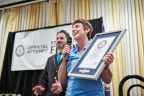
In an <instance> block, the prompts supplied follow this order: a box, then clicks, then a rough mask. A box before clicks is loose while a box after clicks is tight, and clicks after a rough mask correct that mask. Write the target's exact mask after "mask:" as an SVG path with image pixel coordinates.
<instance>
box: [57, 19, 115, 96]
mask: <svg viewBox="0 0 144 96" xmlns="http://www.w3.org/2000/svg"><path fill="white" fill-rule="evenodd" d="M72 26H73V28H72V35H73V38H74V39H75V40H76V41H77V44H78V45H77V46H76V47H75V48H73V49H71V48H70V47H69V46H68V45H65V47H64V49H63V52H62V54H63V62H62V65H61V67H60V69H59V72H58V80H59V82H60V83H63V82H65V81H66V80H68V84H67V85H68V86H67V91H66V96H105V95H104V87H103V84H102V81H104V82H105V83H106V84H109V83H110V82H111V80H112V72H111V70H110V68H109V65H110V64H111V63H112V62H113V60H114V57H113V54H112V53H108V54H106V55H105V56H104V58H103V60H104V61H105V64H106V67H105V68H104V70H103V71H102V73H101V75H100V76H99V77H98V79H97V80H88V79H82V78H75V77H68V76H67V74H68V73H69V72H70V70H71V69H72V68H73V67H74V65H75V63H76V62H77V61H78V59H79V58H80V56H81V55H82V54H83V52H84V51H85V50H86V48H87V47H88V45H89V44H90V42H91V41H92V40H91V39H90V38H91V33H92V31H93V28H92V26H91V24H90V23H89V22H88V21H87V20H83V19H78V20H75V21H74V22H73V23H72ZM99 46H100V47H102V45H99ZM66 54H70V55H69V61H68V63H67V64H65V63H66V62H65V55H66ZM94 56H95V55H92V57H91V58H94ZM85 71H86V70H85Z"/></svg>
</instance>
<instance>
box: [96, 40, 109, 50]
mask: <svg viewBox="0 0 144 96" xmlns="http://www.w3.org/2000/svg"><path fill="white" fill-rule="evenodd" d="M106 43H107V41H106V40H103V41H101V42H100V43H99V44H98V46H97V48H98V49H100V48H102V47H104V46H105V45H106Z"/></svg>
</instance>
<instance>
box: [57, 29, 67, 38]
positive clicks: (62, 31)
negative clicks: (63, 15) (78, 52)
mask: <svg viewBox="0 0 144 96" xmlns="http://www.w3.org/2000/svg"><path fill="white" fill-rule="evenodd" d="M59 33H64V34H65V35H66V38H68V37H70V35H69V33H68V32H67V31H65V30H61V31H59V32H57V35H58V34H59Z"/></svg>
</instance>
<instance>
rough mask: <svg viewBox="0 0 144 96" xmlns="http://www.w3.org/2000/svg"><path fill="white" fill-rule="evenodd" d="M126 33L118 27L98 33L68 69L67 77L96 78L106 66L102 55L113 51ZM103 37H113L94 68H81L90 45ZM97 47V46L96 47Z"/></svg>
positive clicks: (90, 47)
mask: <svg viewBox="0 0 144 96" xmlns="http://www.w3.org/2000/svg"><path fill="white" fill-rule="evenodd" d="M125 33H126V29H120V30H115V31H109V32H105V33H98V34H96V35H95V36H94V38H93V40H92V41H91V43H90V44H89V45H88V47H87V48H86V50H85V51H84V53H83V54H82V55H81V56H80V58H79V59H78V61H77V62H76V64H75V65H74V67H73V68H72V69H71V70H70V72H69V73H68V76H69V77H76V78H83V79H91V80H97V79H98V77H99V76H100V74H101V72H102V71H103V69H104V67H105V66H106V64H105V62H104V61H103V59H102V58H103V57H104V56H105V55H106V54H107V53H109V52H110V53H113V52H114V50H115V49H116V47H117V45H118V44H119V42H120V41H121V39H122V37H123V36H124V34H125ZM104 38H114V39H111V41H110V42H111V43H109V46H108V47H107V49H106V52H104V54H103V55H102V58H101V59H100V61H99V62H98V63H97V64H96V67H95V68H81V67H80V66H81V64H82V61H83V60H84V59H85V58H86V56H87V54H89V52H90V50H91V49H92V46H94V44H97V46H98V43H96V41H100V40H104ZM97 48H98V47H97ZM87 57H88V56H87Z"/></svg>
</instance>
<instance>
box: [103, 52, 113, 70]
mask: <svg viewBox="0 0 144 96" xmlns="http://www.w3.org/2000/svg"><path fill="white" fill-rule="evenodd" d="M103 60H104V61H105V64H106V67H105V68H107V67H108V66H109V65H110V64H111V63H112V62H113V60H114V56H113V54H112V53H107V54H106V55H105V56H104V58H103Z"/></svg>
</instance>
